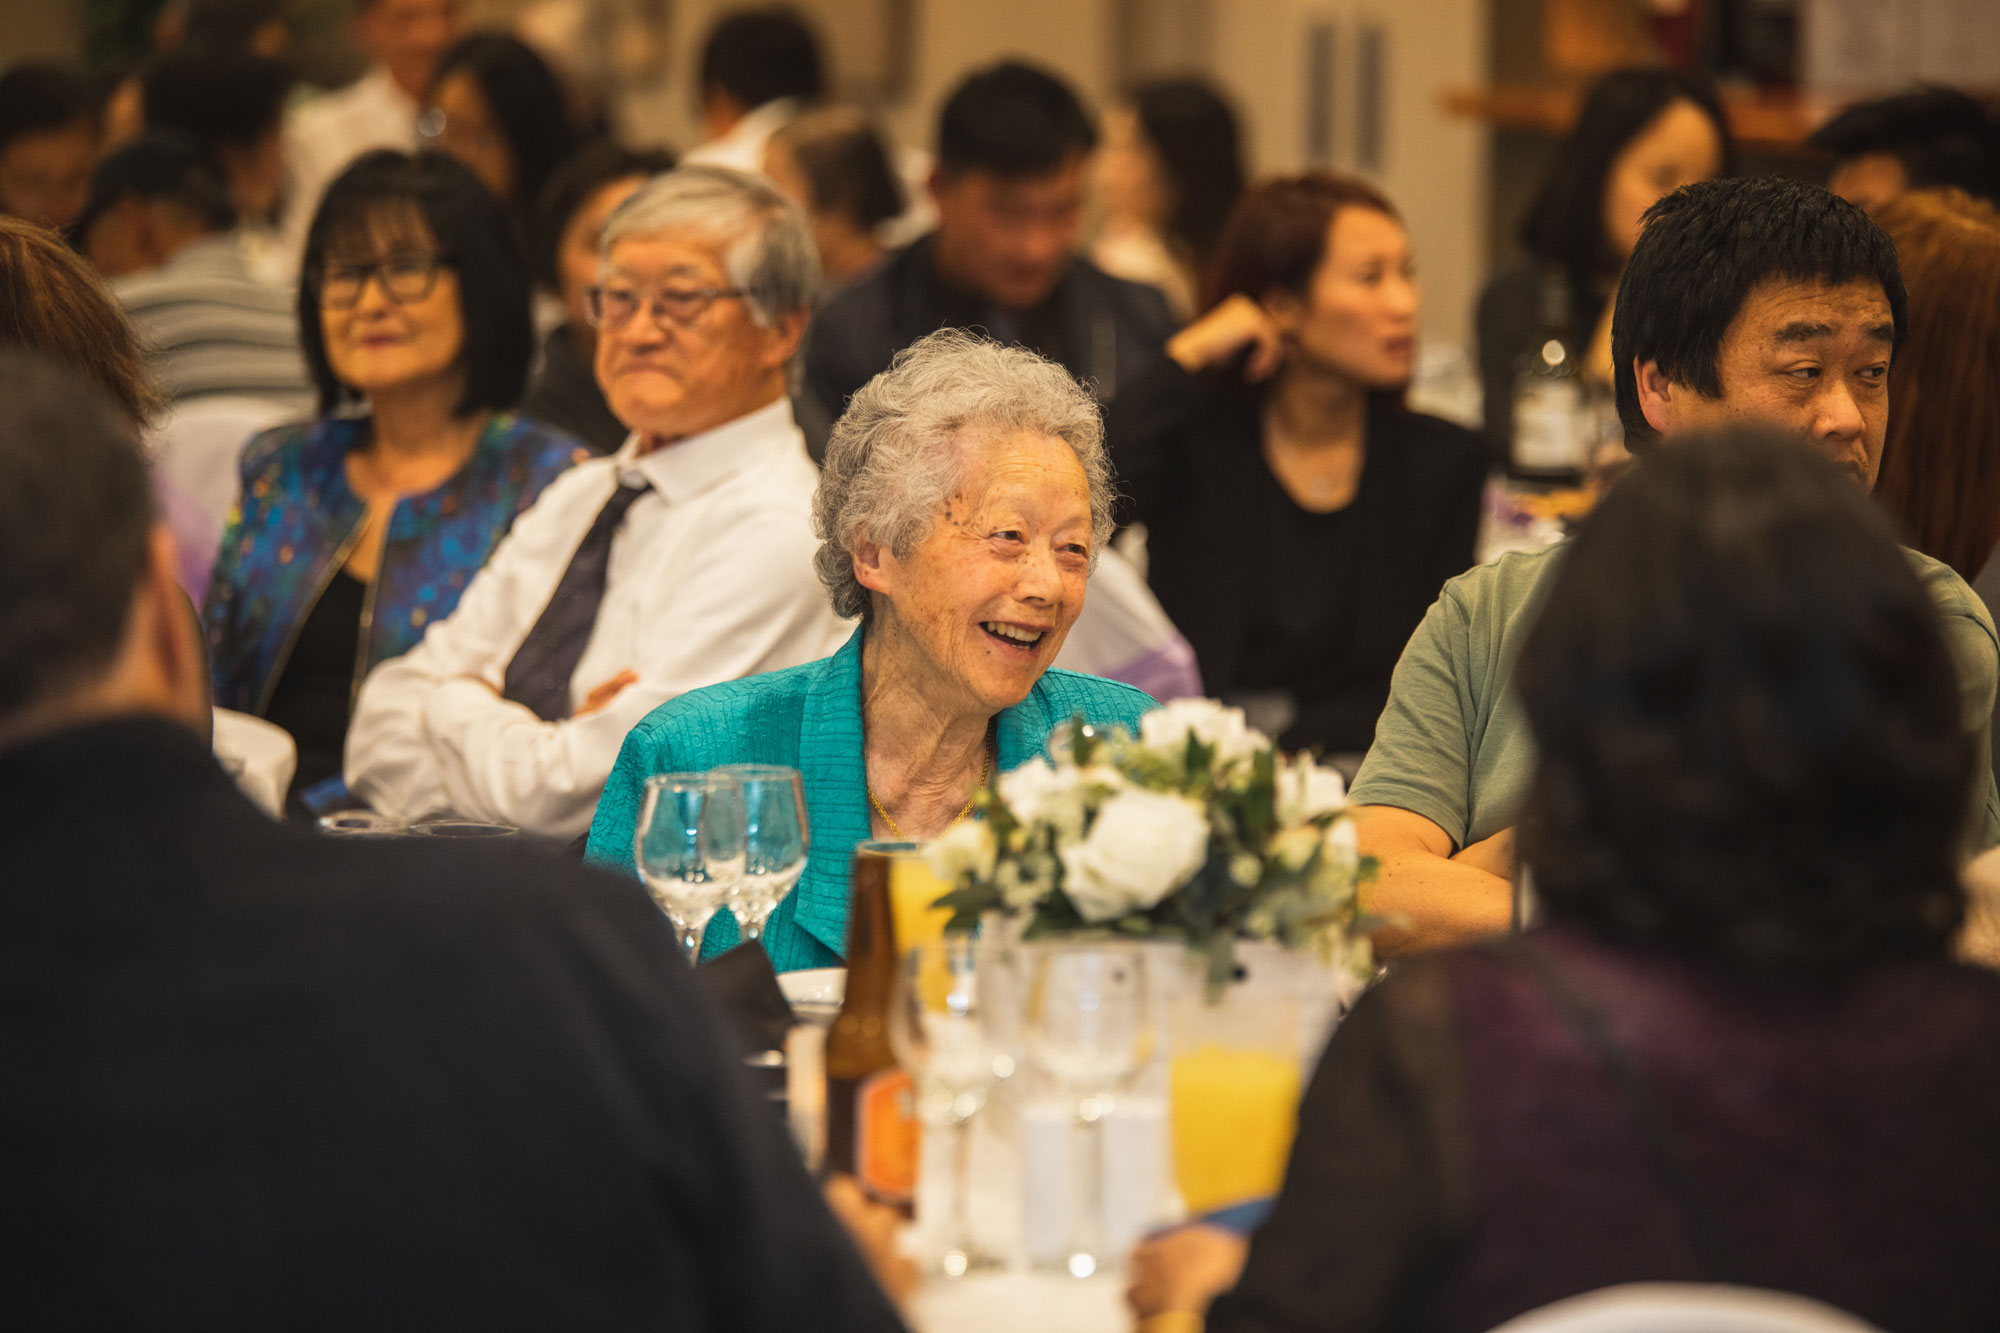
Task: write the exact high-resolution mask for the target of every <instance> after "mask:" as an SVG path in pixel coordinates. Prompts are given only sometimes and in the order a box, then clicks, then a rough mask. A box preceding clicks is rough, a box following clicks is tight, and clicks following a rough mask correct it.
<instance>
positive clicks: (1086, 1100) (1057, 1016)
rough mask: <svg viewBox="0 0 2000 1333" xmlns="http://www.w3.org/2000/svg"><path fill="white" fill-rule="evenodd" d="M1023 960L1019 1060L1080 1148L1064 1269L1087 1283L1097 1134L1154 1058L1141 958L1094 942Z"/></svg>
mask: <svg viewBox="0 0 2000 1333" xmlns="http://www.w3.org/2000/svg"><path fill="white" fill-rule="evenodd" d="M1030 956H1031V959H1032V961H1031V963H1030V965H1029V976H1028V997H1027V1005H1026V1009H1025V1012H1024V1017H1023V1022H1024V1035H1025V1038H1026V1045H1027V1055H1028V1059H1029V1061H1030V1062H1031V1063H1033V1064H1034V1066H1035V1067H1036V1068H1037V1069H1038V1070H1040V1071H1041V1073H1042V1074H1043V1075H1044V1076H1045V1077H1046V1078H1047V1079H1048V1080H1049V1081H1050V1082H1051V1083H1053V1084H1054V1085H1055V1086H1056V1087H1057V1089H1059V1090H1060V1091H1061V1093H1062V1094H1063V1096H1064V1097H1065V1098H1066V1099H1067V1100H1068V1102H1069V1109H1070V1114H1071V1116H1072V1117H1073V1119H1074V1121H1075V1125H1076V1128H1077V1130H1078V1131H1079V1135H1080V1138H1081V1140H1082V1143H1081V1148H1082V1151H1081V1152H1080V1153H1079V1154H1078V1158H1077V1169H1076V1170H1075V1172H1073V1173H1072V1174H1073V1179H1074V1180H1075V1182H1076V1190H1075V1194H1074V1196H1073V1199H1072V1203H1071V1208H1070V1243H1069V1254H1068V1256H1067V1258H1066V1260H1065V1264H1064V1266H1065V1267H1066V1268H1068V1270H1069V1272H1070V1273H1071V1274H1072V1275H1073V1276H1075V1277H1089V1276H1090V1275H1091V1274H1093V1273H1095V1272H1096V1271H1097V1270H1098V1269H1099V1268H1100V1267H1102V1266H1103V1264H1104V1256H1103V1255H1102V1254H1101V1253H1100V1251H1101V1250H1102V1249H1103V1242H1102V1239H1101V1233H1102V1213H1103V1205H1104V1200H1103V1180H1102V1176H1103V1155H1104V1145H1103V1140H1102V1134H1101V1132H1100V1129H1101V1126H1102V1124H1103V1120H1104V1117H1105V1115H1106V1114H1107V1113H1108V1112H1109V1111H1110V1109H1111V1100H1112V1098H1113V1096H1114V1095H1115V1094H1117V1093H1118V1092H1121V1091H1123V1090H1124V1088H1125V1087H1126V1086H1127V1085H1128V1084H1129V1083H1130V1082H1131V1081H1132V1079H1133V1078H1134V1077H1135V1076H1136V1075H1137V1074H1138V1073H1139V1071H1140V1070H1142V1069H1144V1068H1145V1066H1146V1063H1147V1062H1148V1061H1149V1060H1151V1059H1152V1056H1153V1016H1152V1010H1151V1008H1150V1001H1149V999H1148V997H1147V979H1146V956H1145V953H1144V952H1143V951H1142V950H1141V949H1140V948H1139V947H1138V946H1137V945H1132V944H1118V943H1107V942H1098V941H1090V942H1074V943H1069V942H1065V943H1054V944H1038V945H1034V946H1032V948H1031V950H1030Z"/></svg>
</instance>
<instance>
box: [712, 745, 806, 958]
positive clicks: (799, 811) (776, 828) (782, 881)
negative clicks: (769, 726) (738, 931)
mask: <svg viewBox="0 0 2000 1333" xmlns="http://www.w3.org/2000/svg"><path fill="white" fill-rule="evenodd" d="M716 771H717V772H718V773H721V774H724V775H726V776H727V777H729V778H732V779H734V781H735V782H736V785H737V786H738V787H739V788H741V789H742V792H743V817H744V822H743V835H744V838H743V878H742V881H741V883H740V886H739V887H738V889H737V891H736V893H735V894H734V895H733V897H732V901H731V904H730V905H731V906H732V907H733V908H734V909H735V912H736V920H737V922H738V924H739V925H741V927H742V930H743V938H744V939H745V940H755V939H759V938H761V937H762V936H763V934H764V923H765V922H766V921H767V920H769V919H770V916H771V913H772V912H774V911H776V910H777V907H778V904H779V903H781V902H783V901H784V900H785V895H786V894H788V893H790V892H791V891H792V885H794V884H796V883H798V882H799V876H800V875H801V874H803V873H804V872H805V868H806V850H807V848H809V847H810V846H811V845H812V825H811V824H810V823H809V822H808V821H807V818H806V798H805V784H804V782H803V781H801V780H800V778H799V771H798V770H797V769H796V768H785V767H783V766H782V765H778V764H730V765H729V766H727V767H725V768H720V769H717V770H716Z"/></svg>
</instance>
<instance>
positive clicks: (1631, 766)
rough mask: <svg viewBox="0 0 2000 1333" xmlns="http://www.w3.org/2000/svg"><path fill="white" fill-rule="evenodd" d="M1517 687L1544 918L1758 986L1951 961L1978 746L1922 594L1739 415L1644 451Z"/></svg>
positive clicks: (1867, 529) (1870, 516) (1856, 512)
mask: <svg viewBox="0 0 2000 1333" xmlns="http://www.w3.org/2000/svg"><path fill="white" fill-rule="evenodd" d="M1669 572H1670V574H1671V576H1670V577H1663V575H1666V574H1668V573H1669ZM1515 688H1516V689H1517V690H1518V691H1519V692H1520V697H1521V702H1522V704H1523V705H1524V706H1525V709H1526V712H1527V716H1528V722H1529V726H1530V727H1531V728H1532V729H1533V731H1534V736H1535V743H1536V747H1537V750H1538V754H1539V760H1538V763H1537V767H1536V770H1535V776H1534V779H1533V782H1532V785H1531V786H1530V788H1529V793H1528V798H1527V805H1526V809H1525V811H1524V814H1523V818H1522V821H1521V835H1520V836H1521V848H1522V852H1523V857H1524V859H1525V860H1526V861H1527V862H1528V863H1530V864H1532V865H1533V866H1534V868H1535V891H1536V894H1537V896H1538V897H1539V898H1540V899H1541V901H1542V903H1543V905H1544V906H1545V907H1546V909H1547V912H1548V916H1549V919H1550V920H1551V921H1552V922H1558V923H1569V924H1572V925H1576V926H1579V927H1581V928H1583V929H1585V930H1588V931H1589V932H1590V933H1592V934H1594V935H1598V936H1600V937H1603V938H1607V939H1611V940H1615V941H1618V942H1621V943H1624V944H1628V945H1636V946H1639V947H1642V948H1647V949H1657V950H1660V951H1663V952H1666V953H1670V954H1673V955H1676V956H1680V957H1683V958H1688V959H1698V960H1701V961H1704V962H1708V963H1712V964H1714V965H1715V966H1717V967H1719V968H1722V969H1726V970H1727V971H1729V972H1734V973H1738V974H1749V975H1753V976H1759V975H1761V976H1770V975H1786V974H1791V975H1806V976H1837V975H1841V974H1845V973H1851V972H1853V971H1855V970H1857V969H1859V968H1861V967H1864V966H1866V965H1868V964H1870V963H1873V962H1876V961H1880V960H1886V959H1892V958H1899V957H1900V958H1928V959H1933V960H1939V961H1941V960H1943V959H1944V958H1945V957H1946V956H1947V954H1948V951H1949V948H1950V943H1951V939H1952V936H1953V934H1954V932H1955V931H1956V929H1957V926H1958V924H1959V921H1960V918H1961V916H1962V913H1963V910H1964V899H1963V891H1962V890H1961V888H1960V886H1959V883H1958V876H1957V873H1956V871H1957V848H1958V846H1959V833H1960V829H1961V826H1962V825H1963V823H1964V820H1965V815H1966V804H1965V800H1964V794H1965V788H1966V783H1967V781H1968V778H1969V775H1970V773H1971V771H1972V763H1973V752H1972V745H1973V741H1972V739H1971V738H1969V737H1968V736H1967V735H1966V734H1965V730H1964V727H1963V723H1962V721H1961V716H1960V705H1959V690H1958V685H1957V683H1956V676H1955V673H1954V668H1953V664H1952V658H1951V656H1950V654H1949V652H1948V651H1947V649H1946V645H1945V642H1944V639H1943V637H1942V635H1941V634H1940V633H1939V629H1938V624H1937V612H1936V608H1935V604H1934V603H1933V601H1932V599H1931V597H1930V596H1929V595H1928V594H1927V593H1926V592H1925V590H1924V588H1923V585H1922V584H1921V583H1920V582H1919V580H1918V578H1917V576H1916V574H1915V573H1914V572H1913V571H1912V569H1911V567H1910V563H1909V560H1908V559H1907V557H1906V556H1905V555H1904V554H1903V552H1901V551H1900V550H1898V549H1897V545H1896V541H1895V537H1894V534H1893V533H1892V532H1891V530H1890V526H1889V524H1888V523H1887V522H1885V521H1884V519H1883V516H1882V515H1881V514H1880V513H1879V512H1878V511H1877V510H1876V509H1875V507H1874V506H1873V505H1871V504H1870V503H1869V501H1868V498H1867V496H1866V495H1864V494H1863V493H1862V492H1861V491H1860V490H1859V489H1858V488H1856V487H1854V486H1852V485H1849V484H1847V483H1846V480H1845V478H1844V477H1843V475H1842V472H1841V471H1840V470H1839V469H1837V468H1835V467H1829V466H1828V465H1827V464H1826V463H1824V462H1823V461H1821V460H1819V459H1817V458H1814V457H1812V456H1811V455H1810V454H1809V453H1808V452H1807V451H1805V450H1803V449H1800V448H1799V447H1798V446H1797V444H1796V443H1794V442H1793V441H1791V440H1789V439H1786V438H1783V437H1780V436H1776V435H1772V434H1769V433H1767V432H1763V431H1761V430H1758V429H1746V428H1741V427H1739V428H1733V429H1730V430H1728V431H1725V432H1722V433H1719V434H1708V433H1706V432H1702V433H1698V434H1697V435H1695V436H1692V437H1690V438H1689V439H1688V440H1687V441H1685V442H1684V447H1683V446H1680V445H1677V447H1675V448H1673V449H1669V450H1663V451H1661V452H1660V453H1659V454H1658V455H1657V456H1654V457H1649V458H1648V459H1647V460H1646V462H1645V463H1644V464H1643V465H1642V466H1641V467H1640V468H1639V469H1638V470H1637V472H1636V473H1635V474H1634V477H1633V480H1632V481H1631V482H1630V483H1629V484H1626V485H1621V486H1619V487H1618V488H1616V489H1614V490H1613V491H1612V492H1611V494H1610V495H1609V496H1608V497H1607V498H1606V500H1605V501H1604V504H1603V506H1602V508H1601V509H1600V510H1599V512H1598V513H1597V514H1596V515H1595V516H1593V518H1592V520H1591V521H1590V523H1589V524H1588V525H1587V526H1586V527H1585V529H1584V531H1583V534H1582V535H1581V536H1580V537H1578V538H1577V540H1576V543H1575V547H1574V549H1573V550H1572V551H1571V553H1570V555H1569V557H1568V559H1567V560H1565V561H1564V563H1563V565H1562V566H1561V568H1560V569H1559V570H1558V571H1557V572H1556V574H1555V575H1554V582H1553V585H1552V586H1551V587H1550V589H1549V591H1548V595H1547V600H1546V601H1545V603H1544V609H1543V610H1542V611H1541V612H1540V613H1539V617H1538V619H1537V621H1536V623H1535V627H1534V630H1533V631H1532V634H1531V636H1530V638H1529V639H1528V641H1527V642H1526V644H1525V645H1524V646H1523V648H1522V650H1521V655H1520V659H1519V664H1518V666H1517V667H1516V668H1515Z"/></svg>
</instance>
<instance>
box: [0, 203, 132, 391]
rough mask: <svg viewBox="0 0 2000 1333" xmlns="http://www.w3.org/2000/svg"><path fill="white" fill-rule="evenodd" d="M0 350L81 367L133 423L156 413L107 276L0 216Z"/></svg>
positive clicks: (54, 241)
mask: <svg viewBox="0 0 2000 1333" xmlns="http://www.w3.org/2000/svg"><path fill="white" fill-rule="evenodd" d="M0 347H17V348H22V349H25V350H26V351H29V352H33V353H35V354H36V355H38V356H45V357H48V358H49V359H50V360H52V361H55V362H58V363H59V364H61V365H64V366H68V367H70V368H71V369H72V370H76V371H80V372H81V373H82V374H84V375H85V376H87V377H88V378H90V379H91V380H93V381H95V382H96V383H97V384H98V385H99V386H100V387H101V388H102V389H103V391H104V392H105V394H106V395H108V397H109V398H110V401H111V402H112V403H113V405H115V406H116V407H117V408H118V410H119V411H120V412H122V413H124V415H125V417H126V419H127V420H129V421H131V422H132V423H133V425H134V426H136V427H144V426H146V425H149V424H150V423H151V421H152V419H153V417H154V415H155V414H156V413H157V412H158V410H159V406H160V398H159V391H158V389H157V388H155V386H154V384H153V380H152V377H151V375H150V374H149V373H148V372H147V370H146V358H145V355H144V351H143V349H142V348H141V347H140V346H139V340H138V338H137V336H135V335H134V333H133V332H132V325H131V323H130V322H129V321H128V320H127V319H126V318H125V314H124V312H123V311H121V310H120V309H119V308H118V302H117V301H116V300H114V299H113V298H112V295H111V293H110V292H109V291H107V290H106V289H105V286H104V280H103V279H102V278H100V277H98V276H97V274H96V273H94V272H92V271H91V268H90V265H89V264H87V263H86V262H85V261H84V259H83V256H81V255H79V254H77V253H76V252H75V251H74V250H72V249H70V248H69V247H68V246H67V245H64V244H63V243H62V241H61V239H60V238H59V237H57V236H56V235H55V233H53V232H51V231H48V230H47V229H45V228H42V227H37V226H34V225H32V224H30V223H26V222H23V221H21V220H19V219H18V218H7V217H0Z"/></svg>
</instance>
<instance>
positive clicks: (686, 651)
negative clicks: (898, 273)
mask: <svg viewBox="0 0 2000 1333" xmlns="http://www.w3.org/2000/svg"><path fill="white" fill-rule="evenodd" d="M600 255H601V268H600V273H601V284H600V285H599V286H598V287H597V288H596V289H595V291H593V292H592V294H591V298H590V307H591V313H592V316H593V319H594V321H595V323H596V325H597V333H598V337H597V366H596V369H597V378H598V382H599V384H600V385H602V387H603V389H604V395H605V400H606V401H607V402H608V403H609V404H610V406H611V410H612V411H613V412H614V413H615V414H617V416H618V419H619V420H621V421H623V422H624V423H626V425H628V426H630V427H631V428H632V434H631V436H630V438H628V439H627V440H626V442H625V444H624V446H623V447H622V448H620V449H619V450H618V452H617V453H616V454H614V455H612V456H611V457H609V458H602V459H593V460H591V461H589V462H585V463H581V464H579V465H577V466H576V467H575V468H573V469H571V470H570V471H569V472H568V473H566V474H565V475H564V476H562V477H561V478H559V479H558V480H557V481H556V482H555V483H554V484H552V485H551V486H550V487H549V488H548V490H546V491H545V492H543V494H542V497H541V499H539V500H538V501H536V503H535V504H534V506H533V507H532V508H530V509H529V510H528V511H527V512H526V513H524V514H523V515H521V517H520V518H519V519H517V520H516V521H515V524H514V527H513V530H512V531H511V532H510V533H509V535H508V537H507V539H506V540H505V541H504V542H503V543H501V545H500V547H499V548H498V549H497V550H496V551H495V552H494V554H493V558H492V559H491V560H490V561H489V562H488V564H487V566H486V568H485V569H484V570H482V571H481V572H480V573H479V575H478V576H477V577H476V578H474V579H473V581H472V584H471V586H470V587H468V588H467V589H466V591H465V595H464V597H463V598H462V599H461V600H460V602H459V605H458V609H457V610H456V611H454V612H453V613H452V614H451V615H450V616H449V617H447V618H446V619H444V620H443V621H440V622H439V623H437V624H436V625H434V626H433V627H432V628H431V630H430V632H429V633H428V634H427V635H426V636H425V638H424V640H423V642H422V643H421V644H419V645H418V646H417V648H415V649H414V650H413V651H411V652H410V653H408V654H407V655H405V656H403V657H401V658H398V659H396V660H393V661H390V662H385V663H383V664H382V665H381V666H380V667H378V668H376V669H375V671H373V672H372V673H371V674H370V675H369V677H368V680H367V682H366V684H364V685H363V687H362V690H361V696H360V698H359V700H358V701H357V703H356V705H355V711H354V720H353V723H352V725H351V726H350V729H349V732H348V741H347V764H346V776H347V782H348V786H349V788H350V789H351V790H352V791H353V792H354V793H355V794H356V795H358V796H360V797H361V798H362V799H364V800H366V801H367V802H368V803H369V804H370V805H372V806H374V807H375V808H376V809H377V810H381V811H383V812H385V813H389V814H392V815H397V816H402V817H405V818H416V817H419V816H422V815H427V814H435V813H446V812H448V813H452V814H456V815H460V816H466V817H470V818H475V819H483V820H491V821H495V822H499V823H505V824H512V825H514V826H516V827H518V828H521V829H523V830H525V831H528V832H532V833H537V834H542V835H546V836H550V837H559V838H569V837H574V836H575V835H577V834H579V833H582V832H583V831H584V830H585V829H586V828H588V827H589V825H590V819H591V815H592V813H593V811H594V810H595V808H596V805H597V798H598V795H599V793H600V792H601V790H602V789H603V786H604V780H605V778H606V776H607V775H609V773H610V771H611V766H612V764H613V762H614V761H615V760H616V759H617V757H618V749H619V746H620V745H621V744H622V743H623V742H624V739H625V734H626V732H628V731H630V730H631V729H632V727H633V726H634V725H635V724H636V723H637V722H638V721H639V719H640V718H642V717H644V716H645V715H646V714H647V713H648V712H649V711H650V710H651V709H653V708H654V707H655V706H656V705H658V704H660V703H663V702H665V701H666V700H668V699H670V698H673V697H674V696H676V695H679V694H681V693H684V692H685V691H687V690H691V689H695V688H697V687H700V686H703V685H711V684H715V683H717V682H720V681H725V680H734V679H737V678H739V677H742V676H749V675H755V674H757V673H758V672H763V671H773V670H776V669H778V668H780V667H787V666H795V665H798V664H800V663H803V662H809V661H813V660H815V659H817V658H821V657H824V656H826V655H828V654H829V653H831V652H833V651H834V649H836V648H838V647H839V646H840V644H841V642H842V641H844V640H845V638H846V637H847V634H848V627H847V626H846V625H844V624H843V623H842V622H841V621H840V620H839V619H837V618H836V617H835V616H834V615H833V613H832V611H831V610H829V609H828V607H827V603H826V598H825V595H824V593H823V592H822V590H821V588H820V585H819V581H818V579H817V577H816V576H815V574H814V572H813V554H814V552H815V551H816V550H817V548H818V542H817V540H816V539H815V538H814V536H813V533H812V524H811V519H810V509H811V502H812V494H813V489H814V487H815V485H816V484H817V481H818V476H817V473H816V472H815V471H814V469H813V465H812V463H811V461H810V460H809V459H808V458H807V456H806V452H805V442H804V439H803V438H802V436H801V435H800V433H799V430H798V427H797V426H796V425H795V424H794V423H793V420H792V411H791V404H790V400H789V398H788V397H787V394H786V387H787V372H788V369H789V366H790V363H791V360H792V357H793V354H794V353H795V352H796V351H797V349H798V346H799V342H800V339H801V338H802V337H803V336H804V333H805V326H806V318H807V310H808V308H809V306H810V304H811V301H812V298H813V294H814V292H815V290H816V289H817V286H818V281H819V271H818V264H817V261H816V260H815V259H814V258H813V250H812V239H811V235H810V233H809V232H808V230H807V226H806V222H805V219H804V217H803V215H801V214H800V213H799V211H798V210H797V208H796V207H795V206H794V205H792V204H791V203H789V202H788V201H786V200H785V199H784V198H783V196H781V195H779V194H778V193H777V192H776V191H775V190H774V189H772V188H771V187H770V186H769V185H768V184H766V183H764V182H763V181H761V180H759V179H757V178H755V177H751V176H748V175H745V174H744V173H742V172H737V171H732V170H729V169H727V168H720V167H684V168H682V169H681V170H679V171H675V172H670V173H668V174H667V175H664V176H660V177H657V178H656V179H654V180H653V181H651V182H649V183H648V184H647V185H645V186H643V187H642V188H641V189H640V190H639V191H638V193H636V194H634V195H633V196H632V198H631V199H629V200H627V201H626V202H625V203H624V204H623V205H621V206H620V207H619V208H618V210H617V211H616V212H615V213H613V214H612V215H611V218H610V219H609V220H608V221H607V222H606V223H605V227H604V235H603V240H602V242H601V244H600Z"/></svg>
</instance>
